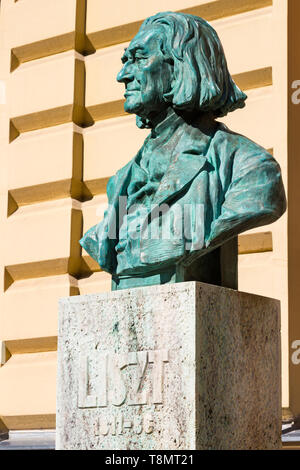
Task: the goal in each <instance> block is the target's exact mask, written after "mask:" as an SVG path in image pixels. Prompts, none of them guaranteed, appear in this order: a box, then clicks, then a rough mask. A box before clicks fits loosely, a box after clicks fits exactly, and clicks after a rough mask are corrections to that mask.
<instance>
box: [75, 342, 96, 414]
mask: <svg viewBox="0 0 300 470" xmlns="http://www.w3.org/2000/svg"><path fill="white" fill-rule="evenodd" d="M89 362H90V360H89V356H88V354H87V352H86V351H81V353H80V363H79V390H78V407H79V408H95V407H96V406H97V397H96V395H95V394H89V388H90V371H89Z"/></svg>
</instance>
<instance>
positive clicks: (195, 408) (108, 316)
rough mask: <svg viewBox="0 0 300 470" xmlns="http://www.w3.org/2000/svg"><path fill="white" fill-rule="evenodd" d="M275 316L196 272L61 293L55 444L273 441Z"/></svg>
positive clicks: (201, 445)
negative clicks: (153, 282)
mask: <svg viewBox="0 0 300 470" xmlns="http://www.w3.org/2000/svg"><path fill="white" fill-rule="evenodd" d="M279 318H280V303H279V301H277V300H274V299H268V298H265V297H259V296H256V295H252V294H246V293H243V292H238V291H234V290H231V289H226V288H223V287H217V286H212V285H208V284H202V283H197V282H185V283H178V284H168V285H164V286H152V287H142V288H136V289H131V290H123V291H115V292H110V293H102V294H91V295H84V296H79V297H69V298H64V299H61V301H60V312H59V343H58V388H57V443H56V446H57V448H58V449H147V450H150V449H177V450H178V449H277V448H280V446H281V393H280V320H279ZM151 351H158V352H156V353H153V352H151ZM136 352H139V354H138V355H136V354H135V353H136ZM129 353H131V354H129ZM137 362H138V364H137ZM105 364H107V368H105ZM105 369H106V370H105ZM130 403H131V404H130ZM105 405H106V406H105Z"/></svg>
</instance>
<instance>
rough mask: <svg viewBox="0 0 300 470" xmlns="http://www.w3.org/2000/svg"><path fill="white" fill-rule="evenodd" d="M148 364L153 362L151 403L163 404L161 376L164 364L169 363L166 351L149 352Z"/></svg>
mask: <svg viewBox="0 0 300 470" xmlns="http://www.w3.org/2000/svg"><path fill="white" fill-rule="evenodd" d="M148 354H149V362H151V363H152V362H153V392H152V403H153V404H161V403H162V402H163V397H162V395H163V375H164V368H163V367H164V365H163V363H164V362H169V358H168V356H169V355H168V351H167V350H166V349H162V350H159V351H149V353H148Z"/></svg>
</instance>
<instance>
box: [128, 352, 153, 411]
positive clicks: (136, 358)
mask: <svg viewBox="0 0 300 470" xmlns="http://www.w3.org/2000/svg"><path fill="white" fill-rule="evenodd" d="M147 355H148V353H147V351H139V352H131V353H129V354H128V364H129V365H135V366H136V367H135V369H134V372H133V373H132V390H131V392H130V394H129V398H128V405H146V404H147V392H146V390H143V391H142V392H141V391H140V389H141V384H142V381H143V378H144V375H145V371H146V368H147Z"/></svg>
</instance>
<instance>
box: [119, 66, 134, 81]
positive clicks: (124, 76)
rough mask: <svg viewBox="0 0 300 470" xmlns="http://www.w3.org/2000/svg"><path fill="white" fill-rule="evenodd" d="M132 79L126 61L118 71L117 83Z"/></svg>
mask: <svg viewBox="0 0 300 470" xmlns="http://www.w3.org/2000/svg"><path fill="white" fill-rule="evenodd" d="M132 80H133V73H132V70H131V67H130V66H129V64H127V63H126V64H124V66H123V67H122V69H121V70H120V72H119V73H118V75H117V81H118V82H119V83H128V82H131V81H132Z"/></svg>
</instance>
